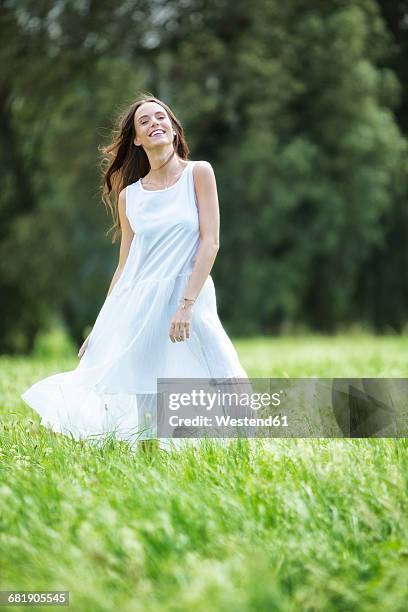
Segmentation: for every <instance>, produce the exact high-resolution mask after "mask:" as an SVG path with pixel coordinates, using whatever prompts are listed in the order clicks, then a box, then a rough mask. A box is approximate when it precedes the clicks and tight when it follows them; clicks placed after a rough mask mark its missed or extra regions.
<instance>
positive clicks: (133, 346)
mask: <svg viewBox="0 0 408 612" xmlns="http://www.w3.org/2000/svg"><path fill="white" fill-rule="evenodd" d="M114 134H115V139H114V142H113V143H112V144H111V145H110V146H108V147H106V148H105V149H103V153H104V154H107V155H108V158H107V161H108V166H107V168H106V171H105V172H104V180H103V190H102V197H103V200H104V202H105V203H107V204H108V205H109V206H110V208H111V210H112V211H113V213H114V214H113V216H114V219H115V224H114V226H113V228H114V229H115V230H116V232H115V235H114V238H113V242H114V241H115V239H116V237H117V236H118V235H119V232H120V235H121V244H120V252H119V262H118V266H117V268H116V271H115V273H114V275H113V278H112V281H111V283H110V286H109V290H108V294H107V297H106V300H105V302H104V304H103V306H102V308H101V310H100V312H99V314H98V316H97V318H96V321H95V324H94V326H93V329H92V331H91V333H90V334H89V336H88V337H87V338H86V340H85V342H84V343H83V345H82V346H81V348H80V350H79V352H78V356H79V357H80V362H79V364H78V366H77V367H76V369H74V370H72V371H69V372H63V373H60V374H54V375H52V376H49V377H47V378H45V379H43V380H40V381H39V382H37V383H36V384H34V385H33V386H32V387H30V388H29V389H27V390H26V391H25V392H24V393H23V394H22V396H21V397H22V398H23V400H24V401H25V402H26V403H27V404H28V405H30V406H31V407H32V408H33V409H35V410H36V411H37V412H38V413H39V414H40V415H41V417H42V423H43V424H44V425H46V426H49V427H51V428H52V429H53V430H54V431H58V432H61V433H65V434H71V435H73V436H74V437H75V438H77V439H79V438H83V437H88V436H91V435H99V434H105V433H108V432H112V431H115V432H116V434H117V435H118V436H119V438H122V439H131V438H132V437H133V436H135V435H136V436H137V437H138V438H139V439H141V438H146V437H152V436H154V435H155V431H154V422H155V419H156V417H157V401H156V400H157V379H158V378H159V377H160V378H177V377H179V378H206V379H208V378H212V377H216V378H219V377H221V378H222V379H225V378H236V377H237V378H247V375H246V372H245V370H244V369H243V368H242V366H241V364H240V362H239V359H238V356H237V353H236V350H235V348H234V346H233V344H232V342H231V340H230V339H229V337H228V335H227V334H226V332H225V330H224V328H223V326H222V324H221V322H220V320H219V318H218V314H217V307H216V296H215V289H214V284H213V280H212V277H211V275H210V271H211V268H212V266H213V264H214V261H215V257H216V255H217V251H218V248H219V208H218V199H217V188H216V182H215V177H214V172H213V170H212V167H211V165H210V164H209V163H208V162H204V161H200V162H193V161H189V160H188V159H187V157H188V153H189V149H188V146H187V143H186V141H185V139H184V134H183V128H182V126H181V124H180V122H179V121H178V120H177V118H176V116H175V115H174V113H173V112H172V111H171V109H170V108H169V107H168V106H167V105H166V104H165V103H164V102H162V101H161V100H159V99H157V98H155V97H153V96H142V97H140V98H139V99H137V100H136V101H135V102H134V103H132V104H131V105H130V107H129V108H128V109H127V110H126V111H125V112H124V113H123V114H122V116H121V117H120V118H119V121H118V125H117V129H116V130H115V132H114ZM112 191H113V192H114V193H116V194H119V195H118V199H117V203H115V205H114V206H113V207H112V204H111V201H110V196H111V192H112Z"/></svg>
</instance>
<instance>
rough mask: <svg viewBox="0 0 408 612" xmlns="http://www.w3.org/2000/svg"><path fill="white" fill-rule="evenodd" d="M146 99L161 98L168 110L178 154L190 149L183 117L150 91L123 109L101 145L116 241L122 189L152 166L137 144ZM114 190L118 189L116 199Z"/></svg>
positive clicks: (104, 193) (185, 155)
mask: <svg viewBox="0 0 408 612" xmlns="http://www.w3.org/2000/svg"><path fill="white" fill-rule="evenodd" d="M144 102H157V104H160V105H161V106H162V107H163V108H164V109H165V110H166V111H167V114H168V116H169V118H170V121H171V124H172V128H173V129H174V130H175V132H176V134H175V136H174V139H173V145H174V148H175V151H176V154H177V155H178V156H179V157H180V158H181V159H184V160H186V159H187V158H188V155H189V153H190V150H189V147H188V145H187V142H186V140H185V137H184V131H183V127H182V125H181V123H180V121H179V120H178V119H177V117H176V116H175V114H174V113H173V111H172V110H171V108H170V107H169V106H167V104H165V103H164V102H163V101H162V100H159V98H156V97H155V96H153V95H152V94H151V93H150V92H144V93H142V94H141V95H139V97H138V98H137V99H136V100H135V101H134V102H132V103H131V104H130V105H128V106H127V107H126V108H125V109H124V110H122V111H121V112H120V114H119V116H118V118H117V119H116V123H115V127H114V129H113V132H112V142H111V143H110V144H108V145H107V146H104V147H100V148H99V150H100V151H101V152H102V154H103V157H102V160H101V164H100V167H101V170H102V177H103V180H102V186H101V197H102V201H103V202H104V204H105V205H106V206H107V207H108V208H109V210H110V212H111V214H112V217H113V221H114V223H113V226H112V227H110V228H109V230H108V232H107V234H109V232H111V231H112V230H114V235H113V237H112V244H113V243H115V242H116V240H117V238H118V237H119V236H120V233H121V227H120V219H119V211H118V198H119V193H120V192H121V190H122V189H124V188H125V187H126V186H127V185H130V184H131V183H134V182H136V181H137V180H138V179H140V178H143V177H144V176H146V174H147V173H148V172H149V170H150V164H149V159H148V157H147V155H146V152H145V150H144V149H143V147H141V146H135V143H134V139H135V137H136V132H135V125H134V115H135V112H136V110H137V109H138V108H139V106H140V105H141V104H143V103H144ZM112 192H113V193H114V196H113V202H112V195H111V194H112Z"/></svg>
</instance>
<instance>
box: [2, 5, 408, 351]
mask: <svg viewBox="0 0 408 612" xmlns="http://www.w3.org/2000/svg"><path fill="white" fill-rule="evenodd" d="M0 12H1V57H0V60H1V64H2V71H1V75H0V105H1V111H0V114H1V117H0V139H1V164H0V173H1V178H0V180H1V186H2V188H1V190H0V285H1V305H0V353H2V354H28V353H29V352H31V351H32V350H33V349H34V348H35V346H36V342H38V341H39V340H38V339H39V338H40V337H41V335H42V334H44V333H53V330H56V329H58V330H63V333H64V334H65V335H64V337H67V338H69V339H70V341H72V342H73V343H77V344H78V346H79V343H80V342H82V339H83V337H84V334H85V333H86V332H87V330H89V327H90V326H92V325H93V323H94V321H95V319H96V316H97V314H98V311H99V309H100V308H101V306H102V304H103V302H104V300H105V298H106V293H107V290H108V286H109V283H110V280H111V278H112V274H113V272H114V270H115V268H116V265H117V258H118V249H119V242H118V243H116V244H114V245H112V243H111V237H110V236H111V235H107V231H108V229H109V228H110V227H111V225H112V219H111V216H110V214H109V211H108V210H107V209H106V208H105V206H104V205H103V203H102V202H101V199H100V183H101V174H100V168H99V163H100V152H99V147H100V146H101V145H103V144H107V143H108V142H109V141H110V134H111V129H112V127H113V123H114V120H115V118H116V116H117V114H118V112H120V111H121V110H122V109H123V108H125V107H126V106H127V105H128V104H129V103H131V102H132V101H133V99H134V98H135V97H136V96H137V95H138V94H139V93H140V92H145V91H147V92H150V93H152V94H153V95H155V96H157V97H159V98H162V99H163V100H164V101H165V102H166V103H167V104H169V105H170V106H171V107H172V109H173V110H174V112H175V114H176V115H177V117H178V118H179V119H180V121H181V122H182V124H183V126H184V130H185V134H186V137H187V140H188V143H189V146H190V150H191V155H190V157H191V159H196V160H198V159H205V160H207V161H209V162H210V163H211V164H212V165H213V168H214V171H215V174H216V179H217V186H218V195H219V202H220V213H221V248H220V251H219V253H218V256H217V259H216V262H215V264H214V267H213V270H212V276H213V278H214V282H215V286H216V290H217V304H218V311H219V315H220V318H221V320H222V322H223V324H224V326H225V328H226V329H227V331H228V332H229V333H231V334H236V335H239V336H252V335H264V336H267V335H273V334H284V333H289V332H295V333H296V331H297V330H303V331H304V330H309V331H311V332H321V333H326V334H327V333H328V334H332V333H336V332H337V331H339V330H345V329H352V328H353V326H357V327H360V328H363V329H367V330H370V331H372V332H373V333H378V334H382V333H394V334H402V333H404V332H407V331H408V273H407V270H408V246H407V245H408V240H407V238H408V209H407V192H408V161H407V160H408V157H407V132H408V94H407V89H406V88H405V89H404V87H403V85H404V83H405V84H406V83H407V80H408V37H407V30H408V1H400V2H399V1H395V2H386V1H385V0H384V1H375V0H353V1H347V0H343V1H336V0H332V1H331V2H326V1H324V0H321V1H318V0H290V1H288V2H286V3H283V2H281V1H280V0H252V2H251V3H250V4H249V3H248V2H247V1H245V2H244V1H243V0H225V1H221V0H217V2H215V1H207V2H204V1H203V0H184V1H181V0H179V1H177V2H175V1H168V0H163V1H160V0H157V1H152V0H149V1H144V0H126V1H120V0H115V1H112V0H98V1H97V2H94V1H92V0H88V1H86V0H55V1H53V2H52V1H47V0H20V1H18V0H15V1H13V0H3V2H2V3H1V5H0Z"/></svg>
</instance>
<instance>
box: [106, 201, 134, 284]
mask: <svg viewBox="0 0 408 612" xmlns="http://www.w3.org/2000/svg"><path fill="white" fill-rule="evenodd" d="M118 210H119V219H120V226H121V228H122V238H121V243H120V250H119V263H118V266H117V268H116V270H115V272H114V274H113V277H112V280H111V283H110V285H109V289H108V295H109V294H110V293H111V291H112V290H113V288H114V286H115V285H116V283H117V282H118V280H119V278H120V276H121V274H122V272H123V268H124V267H125V263H126V260H127V257H128V255H129V249H130V245H131V243H132V239H133V236H134V231H133V230H132V228H131V226H130V223H129V219H128V218H127V216H126V190H125V189H122V191H121V192H120V193H119V198H118Z"/></svg>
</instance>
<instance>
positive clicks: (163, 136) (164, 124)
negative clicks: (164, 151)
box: [134, 102, 174, 149]
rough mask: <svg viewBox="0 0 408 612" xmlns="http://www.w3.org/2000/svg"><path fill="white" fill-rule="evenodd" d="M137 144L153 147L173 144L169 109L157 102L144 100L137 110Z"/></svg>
mask: <svg viewBox="0 0 408 612" xmlns="http://www.w3.org/2000/svg"><path fill="white" fill-rule="evenodd" d="M134 125H135V131H136V137H135V139H134V143H135V145H139V146H142V147H143V148H144V149H152V148H156V147H163V146H168V145H169V144H172V142H173V139H174V133H173V127H172V124H171V120H170V117H169V116H168V114H167V111H166V110H165V109H164V108H163V107H162V106H160V104H157V102H144V103H143V104H141V105H140V106H139V108H138V109H137V110H136V112H135V116H134Z"/></svg>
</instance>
